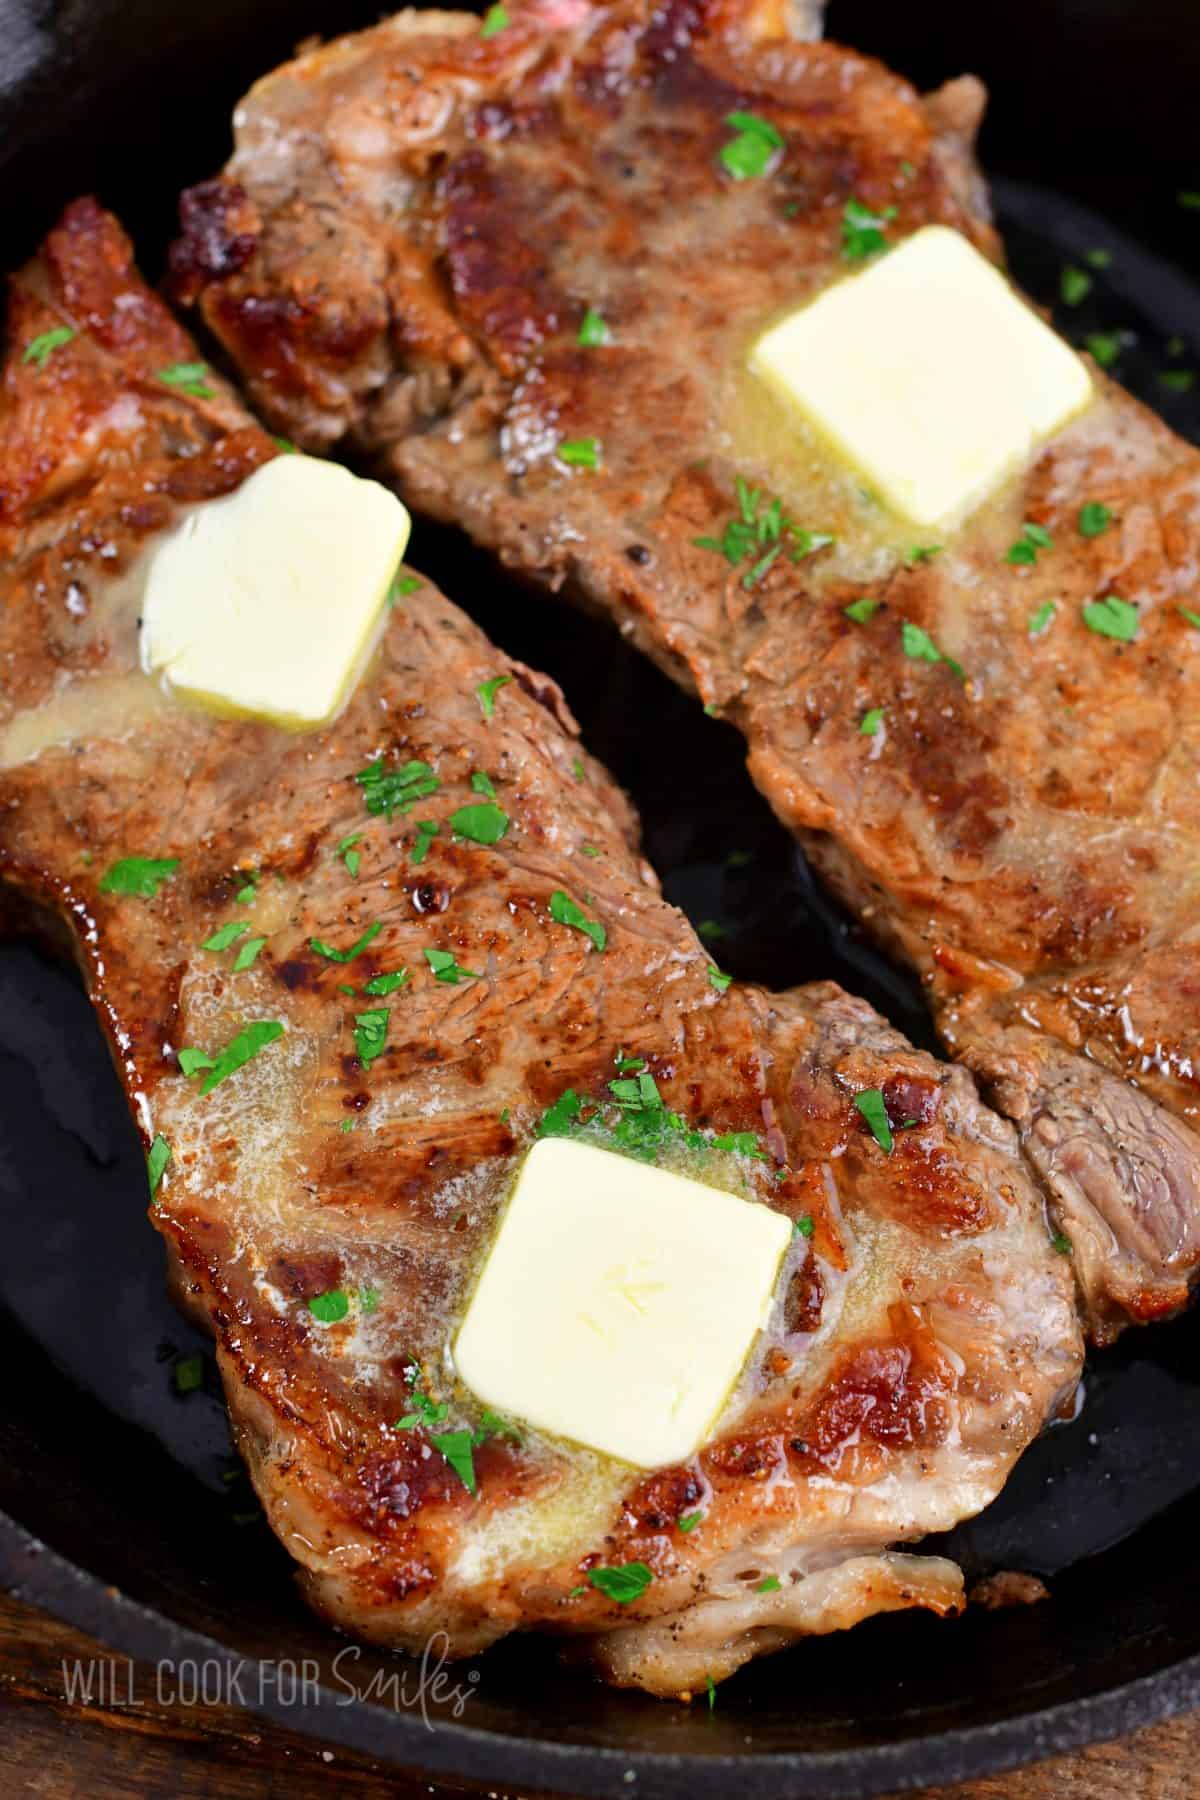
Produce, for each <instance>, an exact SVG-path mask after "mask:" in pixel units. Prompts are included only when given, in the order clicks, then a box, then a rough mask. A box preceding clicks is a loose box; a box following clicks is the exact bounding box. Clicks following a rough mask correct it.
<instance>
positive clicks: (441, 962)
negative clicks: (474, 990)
mask: <svg viewBox="0 0 1200 1800" xmlns="http://www.w3.org/2000/svg"><path fill="white" fill-rule="evenodd" d="M423 955H424V957H425V961H426V962H427V963H428V964H429V972H430V974H431V975H432V976H433V978H434V980H435V981H446V982H449V984H450V985H451V987H456V986H457V985H458V983H459V982H460V981H480V980H482V976H481V975H480V972H479V970H478V969H464V968H463V967H462V965H461V964H460V963H459V961H458V959H457V958H456V957H455V955H454V952H453V951H452V950H426V951H424V952H423Z"/></svg>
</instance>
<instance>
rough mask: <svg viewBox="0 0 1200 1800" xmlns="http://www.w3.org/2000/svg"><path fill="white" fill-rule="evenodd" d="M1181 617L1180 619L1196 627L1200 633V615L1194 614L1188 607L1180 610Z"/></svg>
mask: <svg viewBox="0 0 1200 1800" xmlns="http://www.w3.org/2000/svg"><path fill="white" fill-rule="evenodd" d="M1179 616H1180V618H1183V619H1186V620H1187V622H1188V624H1189V625H1194V626H1195V627H1196V630H1197V631H1200V613H1198V612H1192V611H1190V610H1189V608H1188V607H1186V606H1181V607H1180V608H1179Z"/></svg>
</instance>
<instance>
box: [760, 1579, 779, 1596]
mask: <svg viewBox="0 0 1200 1800" xmlns="http://www.w3.org/2000/svg"><path fill="white" fill-rule="evenodd" d="M779 1586H780V1582H779V1577H778V1575H764V1576H763V1578H762V1580H761V1581H760V1582H759V1584H758V1586H757V1587H756V1588H755V1590H754V1591H755V1593H756V1594H777V1593H778V1592H779Z"/></svg>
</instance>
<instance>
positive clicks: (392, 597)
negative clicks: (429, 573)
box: [388, 575, 421, 606]
mask: <svg viewBox="0 0 1200 1800" xmlns="http://www.w3.org/2000/svg"><path fill="white" fill-rule="evenodd" d="M420 585H421V577H420V576H419V575H397V576H396V578H395V580H394V581H393V582H392V585H391V587H390V588H389V589H388V604H389V606H395V604H396V602H397V600H403V599H404V597H405V595H406V594H415V593H416V591H417V589H418V588H419V587H420Z"/></svg>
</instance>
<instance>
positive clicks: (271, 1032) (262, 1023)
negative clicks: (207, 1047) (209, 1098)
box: [179, 1019, 283, 1097]
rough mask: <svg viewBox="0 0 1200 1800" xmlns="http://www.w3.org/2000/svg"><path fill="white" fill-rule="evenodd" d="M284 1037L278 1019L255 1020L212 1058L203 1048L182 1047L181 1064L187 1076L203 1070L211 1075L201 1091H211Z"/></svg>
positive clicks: (209, 1092)
mask: <svg viewBox="0 0 1200 1800" xmlns="http://www.w3.org/2000/svg"><path fill="white" fill-rule="evenodd" d="M282 1036H283V1026H282V1025H281V1024H280V1023H279V1021H278V1020H277V1019H256V1020H254V1022H253V1023H252V1024H250V1025H243V1027H242V1029H241V1030H240V1031H239V1032H238V1034H237V1036H236V1037H235V1038H233V1039H232V1040H231V1042H229V1043H228V1044H226V1046H225V1048H224V1050H222V1051H220V1052H219V1053H218V1055H217V1056H216V1057H215V1058H213V1057H210V1056H207V1055H206V1054H205V1052H204V1051H203V1050H181V1051H180V1052H179V1067H180V1068H181V1069H182V1070H183V1073H184V1074H185V1075H198V1074H199V1073H200V1071H201V1070H202V1069H207V1070H208V1075H207V1076H206V1078H205V1079H204V1081H203V1082H202V1083H201V1085H200V1093H201V1096H202V1097H203V1096H204V1095H205V1094H211V1093H212V1091H213V1089H214V1088H215V1087H219V1086H220V1084H221V1083H222V1082H223V1081H227V1080H228V1078H229V1077H230V1076H231V1075H233V1074H236V1072H237V1071H238V1069H240V1068H243V1067H244V1066H245V1064H246V1063H248V1062H250V1061H251V1060H252V1059H253V1058H254V1057H256V1056H257V1055H258V1054H259V1052H260V1051H261V1050H265V1049H266V1047H267V1045H268V1044H273V1043H274V1042H275V1040H276V1038H281V1037H282Z"/></svg>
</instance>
